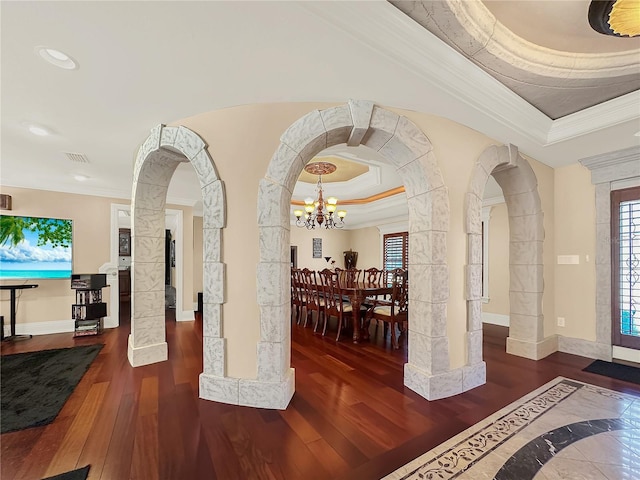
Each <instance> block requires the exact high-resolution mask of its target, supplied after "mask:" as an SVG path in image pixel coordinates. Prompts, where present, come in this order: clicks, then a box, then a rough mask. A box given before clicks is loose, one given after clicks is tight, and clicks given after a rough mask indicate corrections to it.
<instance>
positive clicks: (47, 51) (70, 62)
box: [35, 47, 78, 70]
mask: <svg viewBox="0 0 640 480" xmlns="http://www.w3.org/2000/svg"><path fill="white" fill-rule="evenodd" d="M35 52H36V53H37V54H38V55H40V57H42V58H43V59H44V60H46V61H47V62H49V63H50V64H52V65H55V66H56V67H60V68H64V69H65V70H75V69H76V68H78V64H77V63H76V61H75V60H74V59H73V58H71V57H70V56H69V55H67V54H66V53H64V52H61V51H60V50H56V49H55V48H48V47H36V48H35Z"/></svg>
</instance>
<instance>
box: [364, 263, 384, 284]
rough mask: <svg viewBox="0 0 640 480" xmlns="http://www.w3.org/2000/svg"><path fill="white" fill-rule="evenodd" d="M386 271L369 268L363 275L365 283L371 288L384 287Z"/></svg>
mask: <svg viewBox="0 0 640 480" xmlns="http://www.w3.org/2000/svg"><path fill="white" fill-rule="evenodd" d="M384 274H385V271H384V270H380V269H379V268H376V267H373V268H367V269H366V270H364V273H363V281H364V283H365V284H367V285H368V286H371V287H382V286H384V284H385V278H384V277H385V275H384Z"/></svg>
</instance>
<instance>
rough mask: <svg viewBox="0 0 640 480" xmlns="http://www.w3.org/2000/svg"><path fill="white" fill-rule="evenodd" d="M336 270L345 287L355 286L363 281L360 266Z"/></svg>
mask: <svg viewBox="0 0 640 480" xmlns="http://www.w3.org/2000/svg"><path fill="white" fill-rule="evenodd" d="M335 272H336V274H338V279H339V281H340V284H341V285H343V286H345V287H353V286H355V285H357V284H358V282H361V281H362V270H361V269H359V268H347V269H343V268H336V269H335Z"/></svg>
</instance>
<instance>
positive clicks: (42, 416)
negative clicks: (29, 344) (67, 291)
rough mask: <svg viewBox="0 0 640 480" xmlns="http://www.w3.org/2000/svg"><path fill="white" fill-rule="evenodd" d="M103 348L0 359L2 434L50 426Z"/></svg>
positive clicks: (52, 351) (22, 354)
mask: <svg viewBox="0 0 640 480" xmlns="http://www.w3.org/2000/svg"><path fill="white" fill-rule="evenodd" d="M102 347H103V345H101V344H100V345H83V346H79V347H71V348H59V349H55V350H43V351H40V352H29V353H17V354H15V355H4V356H2V357H0V367H1V368H0V374H1V378H2V381H1V382H0V385H1V387H0V396H1V401H0V403H1V404H2V405H1V407H2V408H1V411H0V417H1V422H2V425H1V427H2V428H1V430H2V433H7V432H14V431H16V430H23V429H25V428H30V427H38V426H41V425H47V424H48V423H51V422H52V421H53V420H54V419H55V418H56V416H57V415H58V412H60V410H61V409H62V406H63V405H64V404H65V402H66V401H67V398H69V395H71V393H72V392H73V390H74V389H75V388H76V385H77V384H78V382H79V381H80V379H81V378H82V376H83V375H84V374H85V372H86V371H87V369H88V368H89V365H91V362H93V360H94V359H95V358H96V355H98V352H100V349H101V348H102Z"/></svg>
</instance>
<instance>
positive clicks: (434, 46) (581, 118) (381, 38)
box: [300, 1, 640, 147]
mask: <svg viewBox="0 0 640 480" xmlns="http://www.w3.org/2000/svg"><path fill="white" fill-rule="evenodd" d="M300 8H303V9H305V10H307V11H308V12H310V13H311V14H313V15H315V16H316V17H318V18H320V19H322V20H324V21H325V22H326V23H327V24H329V25H330V26H331V27H332V28H337V29H339V30H341V31H342V32H344V33H346V34H348V35H350V36H351V37H353V38H354V39H356V40H357V41H359V42H361V43H362V44H364V45H366V46H367V47H368V48H370V49H372V50H374V51H376V52H378V53H379V54H381V55H384V56H385V57H387V58H390V59H392V60H393V61H395V62H396V63H397V64H398V65H399V66H400V67H402V68H403V69H406V70H408V71H410V72H412V73H413V74H414V75H416V76H418V77H420V78H422V79H423V80H425V81H426V82H428V83H429V84H430V86H431V87H432V88H434V89H437V90H438V91H441V92H443V93H445V94H448V95H450V96H451V97H453V98H455V99H456V100H458V101H459V102H461V103H462V104H463V105H465V106H467V107H469V108H471V109H472V110H474V111H475V113H479V114H480V116H478V115H474V121H473V123H472V124H470V123H469V122H464V121H462V119H461V118H460V116H459V115H456V113H455V112H453V110H454V109H452V112H450V113H449V114H447V115H446V116H447V117H448V118H451V119H452V120H454V121H458V122H459V123H463V124H468V126H470V127H471V128H475V129H476V130H479V131H482V132H484V133H486V132H487V128H488V127H487V125H488V124H487V122H486V119H487V117H488V118H490V119H491V120H492V121H493V122H495V124H497V125H499V126H500V127H501V128H504V129H505V130H506V131H507V132H509V131H511V132H516V133H517V134H518V135H521V136H522V137H523V138H525V139H527V140H528V141H531V142H533V143H534V144H537V145H538V146H541V147H544V146H547V145H551V144H554V143H558V142H561V141H563V140H569V139H572V138H575V137H578V136H580V135H584V134H587V133H590V132H593V131H595V130H599V129H603V128H607V127H612V126H615V125H618V124H620V123H621V122H625V121H629V120H633V119H640V109H639V108H638V105H640V92H638V91H636V92H632V93H629V94H627V95H624V96H622V97H618V98H616V99H613V100H610V101H608V102H604V103H602V104H599V105H596V106H593V107H591V108H589V109H586V110H584V111H581V112H577V113H575V114H572V115H568V116H565V117H562V118H560V119H557V120H555V121H554V120H552V119H550V118H549V117H547V116H546V115H545V114H543V113H542V112H540V111H539V110H538V109H536V108H535V107H533V106H532V105H531V104H529V103H528V102H527V101H525V100H524V99H522V98H521V97H520V96H518V95H517V94H515V93H514V92H512V91H511V90H510V89H508V88H507V87H506V86H504V85H503V84H502V83H500V82H499V81H498V80H496V79H495V78H493V77H492V76H490V75H489V74H487V73H486V72H484V71H483V70H482V69H480V68H479V67H478V66H476V65H475V64H474V63H473V62H472V61H471V60H468V59H467V58H465V57H464V56H463V55H462V54H460V53H459V52H458V51H456V50H455V49H453V48H452V47H450V46H449V45H447V44H445V43H444V42H443V41H442V40H440V39H439V38H438V37H437V36H435V35H434V34H432V33H431V32H429V31H428V30H427V29H425V28H424V27H422V26H421V25H420V24H418V23H417V22H415V21H414V20H413V19H411V18H410V17H409V16H408V15H406V14H405V13H403V12H402V11H401V10H399V9H398V8H396V7H395V6H393V5H392V4H391V3H388V2H386V1H385V2H369V3H367V8H362V4H361V3H360V2H332V3H331V5H330V7H329V6H327V4H325V3H322V2H321V3H316V2H304V3H301V4H300ZM434 65H437V68H434ZM478 92H483V95H478ZM401 108H409V109H414V108H415V105H414V106H410V105H405V106H402V107H401ZM440 113H441V112H437V114H440Z"/></svg>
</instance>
